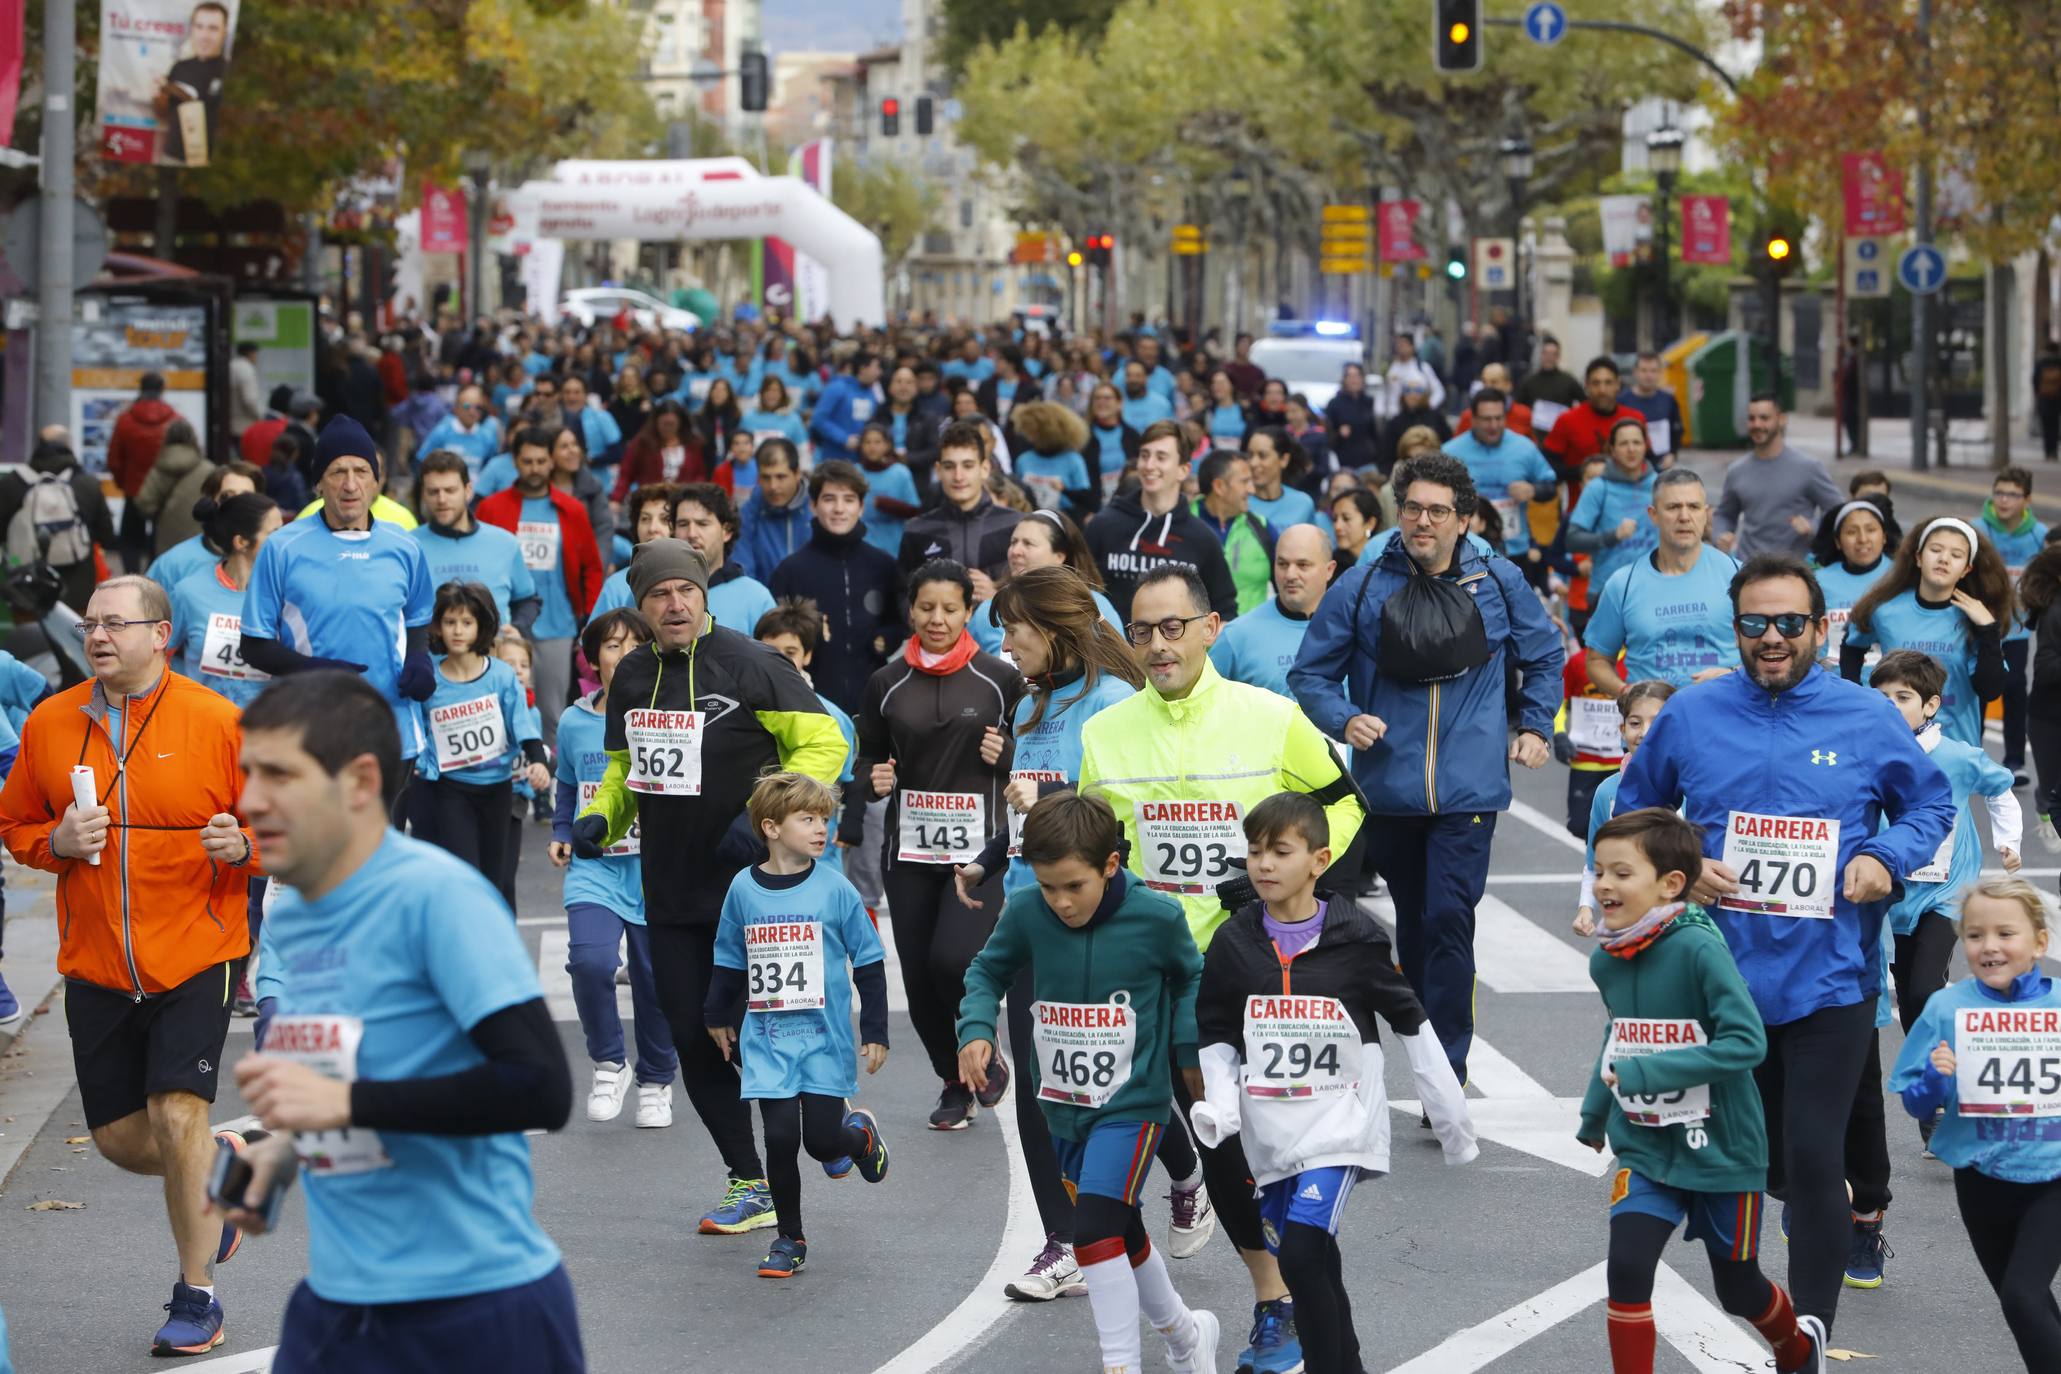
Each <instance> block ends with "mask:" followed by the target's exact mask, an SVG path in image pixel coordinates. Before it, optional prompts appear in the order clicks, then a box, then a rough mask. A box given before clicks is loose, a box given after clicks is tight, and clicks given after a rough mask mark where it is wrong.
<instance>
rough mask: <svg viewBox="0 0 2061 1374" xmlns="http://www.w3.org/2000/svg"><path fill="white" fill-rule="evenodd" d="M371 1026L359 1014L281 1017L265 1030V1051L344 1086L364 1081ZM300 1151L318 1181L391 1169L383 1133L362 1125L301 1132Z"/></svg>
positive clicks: (295, 1146)
mask: <svg viewBox="0 0 2061 1374" xmlns="http://www.w3.org/2000/svg"><path fill="white" fill-rule="evenodd" d="M364 1038H365V1022H364V1021H363V1020H362V1019H361V1018H359V1017H356V1016H276V1017H274V1018H273V1019H272V1024H271V1026H270V1027H269V1028H268V1029H267V1030H266V1032H265V1053H266V1054H276V1055H278V1056H279V1057H280V1058H282V1059H291V1060H293V1061H294V1062H295V1063H298V1064H305V1065H307V1066H308V1067H309V1068H311V1069H313V1070H314V1071H315V1072H316V1073H319V1074H321V1075H322V1076H323V1077H324V1078H329V1079H334V1080H335V1081H336V1082H338V1083H355V1082H357V1081H358V1044H359V1042H360V1041H362V1040H363V1039H364ZM293 1149H294V1153H295V1154H297V1155H299V1156H300V1161H301V1164H302V1166H303V1167H305V1168H306V1169H307V1171H308V1173H309V1174H310V1175H311V1176H313V1177H322V1178H328V1177H335V1176H338V1175H341V1174H362V1173H368V1172H370V1171H371V1170H373V1169H391V1168H392V1167H393V1164H394V1162H393V1160H392V1159H390V1158H388V1157H387V1153H386V1146H385V1145H384V1144H383V1143H382V1142H381V1141H380V1138H379V1132H377V1131H370V1130H366V1129H365V1128H364V1127H362V1126H344V1127H340V1128H338V1129H336V1130H333V1131H296V1132H294V1137H293Z"/></svg>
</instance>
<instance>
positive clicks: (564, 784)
mask: <svg viewBox="0 0 2061 1374" xmlns="http://www.w3.org/2000/svg"><path fill="white" fill-rule="evenodd" d="M650 642H651V626H650V625H649V624H648V623H646V621H645V619H644V617H643V616H641V615H639V614H638V613H637V612H636V611H634V610H629V609H624V608H618V609H616V610H613V611H606V612H603V613H602V614H600V615H597V616H595V617H594V618H593V619H592V620H590V621H589V622H587V628H586V629H585V630H584V631H583V632H582V633H581V635H580V648H581V651H582V652H584V653H585V654H586V655H587V661H588V662H590V663H592V664H593V665H594V668H595V671H596V672H597V673H599V674H600V677H601V688H600V690H599V691H597V692H595V693H594V694H593V695H592V696H589V697H583V698H581V699H580V700H579V701H576V702H574V703H573V704H572V705H571V706H568V707H567V708H566V709H565V714H564V715H562V716H560V717H559V718H558V764H557V772H556V774H555V777H556V779H557V785H556V803H557V804H556V806H555V807H554V809H553V814H552V818H551V850H550V853H551V862H552V863H553V864H555V865H557V866H558V867H559V868H562V869H564V870H565V923H566V927H567V932H568V937H569V943H568V947H567V950H566V965H565V966H566V972H567V974H568V975H570V977H571V978H572V990H573V1006H574V1007H575V1008H576V1009H577V1010H578V1012H579V1016H580V1029H581V1031H582V1032H584V1034H585V1036H586V1040H587V1058H588V1059H590V1060H592V1061H593V1064H594V1077H593V1082H592V1084H591V1086H590V1087H589V1089H588V1092H587V1120H589V1121H613V1120H615V1119H616V1117H617V1116H619V1115H621V1114H622V1110H623V1099H624V1098H625V1097H627V1096H628V1095H629V1087H630V1073H629V1064H628V1063H627V1062H626V1056H625V1055H624V1050H623V1019H622V1016H621V1014H620V1013H619V1012H618V1011H617V1010H616V1000H615V970H616V963H617V960H616V949H617V947H618V946H623V945H627V947H628V950H629V961H630V1005H631V1007H632V1009H633V1013H634V1016H635V1025H636V1029H637V1074H636V1077H637V1124H638V1125H639V1126H644V1127H653V1128H656V1127H665V1126H670V1125H672V1124H673V1075H674V1074H675V1073H676V1072H678V1070H679V1056H678V1054H677V1053H676V1052H675V1051H674V1049H673V1034H672V1030H671V1029H670V1028H669V1027H668V1026H667V1024H666V1018H665V1011H664V1009H663V1008H662V1007H661V1006H660V1005H659V1000H658V984H657V982H656V981H655V980H654V978H653V975H652V971H651V935H650V932H649V931H648V930H647V929H646V928H645V925H644V861H643V859H642V857H641V853H642V837H641V835H640V834H639V832H638V828H637V827H636V826H634V825H633V826H631V827H630V833H629V834H627V835H625V836H624V837H623V838H622V839H621V840H619V841H618V842H617V843H615V844H613V845H611V846H609V847H608V849H607V850H606V851H605V852H604V853H603V854H602V856H601V857H600V858H598V859H582V858H577V857H575V856H574V854H573V852H572V822H573V817H574V816H576V815H578V814H579V812H580V811H581V809H582V808H584V807H585V806H586V805H587V803H588V802H590V801H592V800H593V799H594V794H595V792H596V791H598V790H599V789H600V786H601V779H602V775H603V774H605V773H606V772H607V771H608V752H607V750H606V749H604V748H603V747H602V733H603V726H604V724H605V721H606V717H607V712H608V684H609V683H610V682H611V681H613V680H614V678H615V665H616V664H618V663H620V662H622V660H623V656H624V655H625V654H628V653H630V652H631V651H633V650H634V649H636V648H637V647H638V646H640V645H643V644H648V643H650Z"/></svg>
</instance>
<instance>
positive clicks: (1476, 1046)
mask: <svg viewBox="0 0 2061 1374" xmlns="http://www.w3.org/2000/svg"><path fill="white" fill-rule="evenodd" d="M1467 1083H1468V1086H1469V1087H1472V1088H1473V1089H1474V1090H1475V1091H1476V1092H1479V1093H1480V1094H1481V1095H1482V1096H1483V1097H1529V1098H1546V1099H1550V1098H1551V1097H1552V1096H1553V1094H1551V1093H1549V1092H1547V1091H1546V1088H1545V1085H1544V1084H1542V1083H1540V1082H1539V1081H1538V1080H1537V1079H1535V1078H1533V1077H1532V1076H1531V1075H1530V1074H1528V1073H1526V1072H1525V1071H1524V1070H1523V1069H1520V1068H1518V1067H1517V1065H1516V1064H1515V1063H1514V1062H1512V1061H1511V1060H1510V1059H1509V1058H1508V1057H1507V1056H1506V1055H1504V1053H1503V1052H1502V1051H1501V1050H1499V1049H1497V1048H1496V1047H1495V1046H1494V1045H1491V1044H1490V1043H1489V1042H1488V1041H1486V1040H1484V1039H1482V1038H1481V1037H1480V1036H1478V1035H1477V1036H1475V1037H1474V1043H1473V1045H1472V1047H1470V1048H1469V1049H1468V1051H1467Z"/></svg>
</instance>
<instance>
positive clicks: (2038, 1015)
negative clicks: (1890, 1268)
mask: <svg viewBox="0 0 2061 1374" xmlns="http://www.w3.org/2000/svg"><path fill="white" fill-rule="evenodd" d="M1961 951H1962V953H1964V954H1965V955H1966V956H1967V958H1968V968H1969V971H1970V973H1971V974H1972V975H1973V976H1972V977H1969V978H1966V979H1963V980H1962V981H1961V982H1958V983H1953V984H1950V985H1949V986H1947V987H1944V988H1942V989H1940V990H1939V991H1938V992H1936V993H1934V994H1933V995H1932V999H1931V1000H1930V1001H1928V1002H1927V1003H1926V1004H1925V1010H1924V1011H1923V1012H1922V1013H1921V1014H1920V1015H1919V1017H1918V1020H1917V1023H1916V1024H1915V1025H1913V1026H1912V1027H1911V1032H1910V1034H1909V1036H1907V1037H1906V1038H1905V1040H1904V1047H1903V1051H1902V1052H1901V1053H1900V1054H1898V1055H1897V1057H1896V1067H1895V1068H1894V1069H1893V1070H1891V1072H1890V1075H1889V1086H1890V1087H1891V1088H1892V1089H1893V1090H1894V1091H1896V1092H1897V1093H1898V1094H1899V1095H1900V1096H1901V1097H1902V1098H1903V1104H1904V1110H1905V1111H1907V1112H1909V1113H1910V1114H1911V1115H1912V1116H1914V1117H1916V1118H1918V1119H1919V1120H1920V1121H1929V1120H1931V1119H1932V1118H1933V1116H1934V1115H1935V1114H1937V1113H1939V1112H1940V1111H1941V1109H1944V1111H1945V1115H1943V1116H1941V1117H1940V1118H1939V1126H1938V1128H1937V1129H1936V1130H1935V1131H1934V1132H1933V1135H1932V1153H1933V1154H1935V1155H1936V1156H1938V1157H1939V1159H1940V1160H1942V1161H1943V1162H1945V1163H1947V1164H1950V1165H1952V1166H1953V1170H1954V1200H1955V1202H1957V1203H1958V1204H1959V1206H1960V1211H1961V1224H1962V1225H1963V1226H1965V1227H1966V1228H1967V1230H1968V1240H1969V1243H1970V1244H1971V1245H1972V1246H1973V1247H1974V1250H1975V1259H1976V1262H1977V1263H1979V1264H1980V1265H1981V1266H1982V1272H1983V1274H1984V1275H1985V1276H1987V1277H1988V1279H1989V1283H1990V1287H1991V1288H1992V1289H1994V1290H1995V1292H1996V1295H1997V1297H1998V1299H1999V1300H2000V1301H2001V1303H2002V1304H2003V1309H2004V1322H2005V1324H2006V1325H2007V1326H2009V1327H2010V1328H2011V1337H2012V1339H2013V1340H2014V1341H2016V1342H2017V1344H2018V1353H2019V1355H2020V1356H2021V1357H2022V1358H2023V1359H2024V1361H2025V1367H2026V1368H2027V1369H2061V1311H2057V1310H2056V1309H2055V1306H2054V1294H2053V1286H2054V1275H2055V1273H2056V1271H2057V1269H2061V1244H2057V1243H2056V1237H2061V1109H2057V1104H2056V1102H2055V1098H2056V1096H2057V1094H2056V1093H2055V1092H2054V1091H2053V1090H2052V1089H2053V1088H2054V1086H2055V1081H2054V1078H2053V1076H2052V1074H2050V1073H2047V1072H2044V1071H2045V1070H2050V1069H2051V1068H2052V1067H2053V1064H2052V1055H2051V1053H2049V1052H2050V1051H2052V1050H2053V1049H2054V1048H2055V1046H2056V1042H2057V1040H2061V1033H2057V1032H2056V1031H2055V1030H2054V1029H2053V1027H2054V1026H2055V1025H2056V1024H2057V1020H2061V1018H2057V1015H2056V1014H2057V1013H2061V996H2057V995H2056V994H2055V990H2054V980H2053V979H2051V978H2049V977H2047V976H2045V975H2044V974H2042V973H2041V972H2040V959H2041V958H2042V957H2043V956H2044V955H2045V954H2046V952H2047V913H2046V906H2045V904H2044V902H2043V901H2042V899H2041V897H2040V892H2039V889H2038V888H2036V887H2034V886H2033V885H2032V884H2031V883H2029V882H2026V881H2025V880H2024V879H2022V878H1984V879H1983V880H1982V881H1980V882H1978V883H1977V884H1976V885H1975V887H1974V888H1973V889H1971V890H1970V892H1969V893H1968V896H1967V897H1966V899H1964V900H1963V902H1962V904H1961ZM2014 1040H2015V1041H2016V1042H2017V1043H2016V1045H2013V1044H2012V1043H2011V1042H2012V1041H2014ZM2020 1046H2023V1047H2025V1048H2019V1047H2020Z"/></svg>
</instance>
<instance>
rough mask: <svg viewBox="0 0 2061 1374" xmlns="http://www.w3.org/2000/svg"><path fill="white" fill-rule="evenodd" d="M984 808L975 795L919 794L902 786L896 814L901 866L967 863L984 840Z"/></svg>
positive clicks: (979, 797)
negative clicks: (899, 805)
mask: <svg viewBox="0 0 2061 1374" xmlns="http://www.w3.org/2000/svg"><path fill="white" fill-rule="evenodd" d="M986 810H987V807H986V804H985V802H984V801H983V799H982V798H981V795H980V794H979V793H978V792H919V791H917V790H916V789H915V788H912V787H905V788H903V789H902V792H901V809H900V811H899V812H898V817H899V823H900V826H901V841H902V842H901V847H900V848H899V849H898V850H896V855H897V857H899V858H900V859H901V860H902V862H904V863H920V864H969V863H972V862H973V860H974V856H975V855H977V854H979V853H980V850H981V846H982V845H983V844H985V843H986V841H987V829H986V827H985V825H983V823H982V822H983V821H984V820H985V819H986V816H985V813H986Z"/></svg>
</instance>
